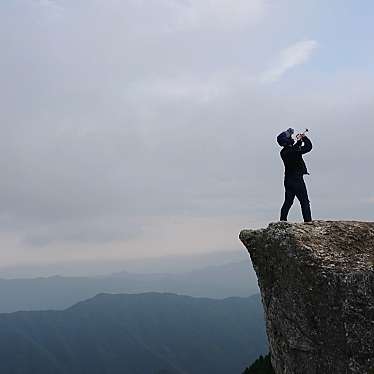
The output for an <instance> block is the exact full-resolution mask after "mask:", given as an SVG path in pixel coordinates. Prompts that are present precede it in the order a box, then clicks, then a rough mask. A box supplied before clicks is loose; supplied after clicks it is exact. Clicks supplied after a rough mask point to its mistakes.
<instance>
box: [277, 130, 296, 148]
mask: <svg viewBox="0 0 374 374" xmlns="http://www.w3.org/2000/svg"><path fill="white" fill-rule="evenodd" d="M293 133H294V129H292V128H291V127H290V128H289V129H287V130H286V131H283V132H282V133H280V134H279V135H278V136H277V142H278V144H279V145H280V146H281V147H290V146H292V145H294V143H295V140H294V139H293V138H292V134H293Z"/></svg>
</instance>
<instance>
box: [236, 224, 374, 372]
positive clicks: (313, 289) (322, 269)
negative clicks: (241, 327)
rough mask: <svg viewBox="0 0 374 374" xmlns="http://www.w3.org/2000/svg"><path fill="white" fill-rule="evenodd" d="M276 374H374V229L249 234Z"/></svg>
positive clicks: (297, 227) (283, 227)
mask: <svg viewBox="0 0 374 374" xmlns="http://www.w3.org/2000/svg"><path fill="white" fill-rule="evenodd" d="M240 239H241V241H242V242H243V243H244V245H245V246H246V248H247V249H248V251H249V253H250V256H251V259H252V262H253V265H254V268H255V270H256V273H257V277H258V283H259V286H260V289H261V296H262V302H263V306H264V310H265V317H266V327H267V334H268V339H269V346H270V351H271V354H272V363H273V366H274V370H275V372H276V373H277V374H284V373H287V374H296V373H297V374H299V373H300V374H312V373H313V374H317V373H318V374H344V373H357V374H364V373H365V374H366V373H374V371H372V370H373V369H374V222H372V223H369V222H341V221H315V222H313V223H307V224H290V223H287V222H278V223H273V224H270V225H269V227H268V228H266V229H262V230H243V231H242V232H241V233H240Z"/></svg>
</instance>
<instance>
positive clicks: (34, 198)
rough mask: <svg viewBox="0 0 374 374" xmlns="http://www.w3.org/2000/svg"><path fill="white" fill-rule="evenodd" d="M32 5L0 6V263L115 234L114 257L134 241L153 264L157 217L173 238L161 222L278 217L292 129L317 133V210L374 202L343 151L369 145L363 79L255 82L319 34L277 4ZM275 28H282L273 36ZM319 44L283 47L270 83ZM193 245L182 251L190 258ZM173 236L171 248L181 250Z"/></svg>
mask: <svg viewBox="0 0 374 374" xmlns="http://www.w3.org/2000/svg"><path fill="white" fill-rule="evenodd" d="M26 3H27V2H26V1H24V0H18V1H15V2H5V1H4V2H0V10H1V11H0V21H1V22H0V34H1V35H5V37H4V38H3V39H1V40H0V48H1V51H2V64H1V67H0V81H1V82H2V85H1V87H0V101H1V102H2V104H3V105H2V110H1V112H0V131H1V137H0V149H1V157H0V177H1V183H0V247H1V248H4V250H3V251H2V252H0V261H1V259H2V258H5V257H6V256H8V255H9V256H10V253H11V254H12V256H14V258H15V262H17V261H18V260H19V259H20V258H24V257H23V256H24V255H25V252H27V250H28V248H29V247H31V246H32V247H33V250H32V251H30V253H33V254H34V255H35V259H33V260H35V261H36V258H37V256H38V253H44V254H45V255H46V258H45V260H47V258H52V259H53V258H54V256H57V254H58V253H57V252H59V251H60V256H61V257H63V256H64V253H65V252H64V251H65V250H66V247H69V248H73V252H74V253H76V255H77V256H79V254H80V253H81V251H83V249H82V248H88V247H89V248H90V251H91V250H93V251H97V252H100V251H101V250H102V248H104V244H105V243H107V244H108V245H111V244H110V243H111V242H112V241H113V240H114V241H116V243H118V242H121V243H122V244H121V245H118V244H116V248H115V246H114V244H113V253H117V254H119V253H121V255H122V254H123V256H126V255H127V254H130V255H131V254H132V255H134V253H135V252H134V249H133V248H132V241H133V240H134V237H136V238H137V240H138V247H137V250H141V248H142V247H144V248H145V247H149V248H150V250H152V251H154V253H155V254H156V253H157V252H158V251H162V250H163V243H162V241H161V239H157V240H155V241H154V242H152V241H151V240H150V237H149V230H148V229H147V228H146V227H145V226H144V223H145V222H151V226H152V227H153V226H154V227H159V224H160V222H165V230H164V233H163V234H162V236H165V237H168V236H169V235H171V234H170V231H173V230H175V228H173V227H172V226H171V225H169V222H170V219H169V217H182V218H183V219H184V220H185V221H184V222H187V221H189V220H190V219H191V220H194V219H196V217H207V219H209V220H212V222H214V217H221V218H222V220H223V221H224V220H225V217H226V216H231V217H246V216H248V217H256V220H257V221H258V222H260V221H261V222H265V221H269V220H275V219H277V218H278V210H279V205H280V203H281V200H282V195H283V190H282V173H283V170H282V164H281V161H280V159H279V154H278V147H277V144H276V143H275V141H274V135H275V134H277V133H279V132H280V131H281V130H282V129H283V128H287V127H289V126H290V125H289V123H291V124H295V127H297V124H300V125H299V126H300V127H301V128H299V129H300V130H301V129H303V128H305V127H308V128H310V129H311V136H312V139H313V141H315V150H314V151H313V153H312V154H311V155H308V159H307V162H308V166H309V169H310V170H311V173H312V176H311V178H310V179H309V180H310V181H311V182H313V185H312V187H311V188H312V189H311V193H310V195H311V199H312V204H313V209H314V208H315V211H316V216H318V217H323V216H324V214H325V216H326V214H327V213H328V214H331V215H332V216H337V215H338V213H339V212H337V209H338V208H336V207H337V205H338V204H337V203H336V202H337V201H338V202H339V204H340V201H344V202H349V201H351V202H353V201H356V199H357V196H372V192H371V189H370V188H371V186H372V185H373V181H372V175H371V174H370V173H367V172H363V171H365V170H371V169H370V167H371V165H370V160H372V159H373V157H374V156H373V148H372V147H368V146H367V147H362V149H360V152H353V153H352V152H347V144H351V143H352V142H357V144H361V143H362V139H361V138H360V136H361V137H362V134H363V133H365V135H366V137H367V138H368V139H369V138H370V137H373V136H374V133H373V131H374V129H373V126H371V124H372V123H373V119H374V111H373V106H372V98H373V94H374V93H373V87H374V84H373V79H372V78H371V77H370V74H368V73H367V72H366V71H360V74H357V73H356V72H355V71H351V72H350V75H349V78H347V73H346V72H344V71H340V73H339V74H338V72H337V73H336V74H328V75H327V76H326V75H324V74H322V73H321V72H314V74H315V76H313V77H312V76H311V75H310V74H305V73H304V72H303V71H301V74H300V79H298V81H297V82H296V84H297V87H295V82H294V83H293V84H292V85H288V84H287V81H285V82H284V84H282V85H279V86H277V89H279V91H277V90H274V91H272V92H271V93H270V92H269V91H270V90H268V89H264V88H267V87H264V86H262V85H261V84H259V81H258V72H259V71H262V70H263V66H264V63H266V61H268V59H269V57H268V56H271V55H272V53H273V50H274V45H288V44H287V43H288V42H287V41H288V40H290V37H291V36H290V35H300V34H305V32H308V34H309V35H313V34H317V31H316V30H314V29H310V30H307V31H306V30H305V27H306V26H305V23H304V22H303V25H302V27H301V26H297V25H296V24H295V22H292V20H295V19H304V18H305V17H300V14H297V15H295V14H294V15H292V11H294V8H293V7H288V6H284V2H283V1H280V2H279V3H278V2H277V4H279V5H277V9H280V8H282V9H283V13H279V12H275V9H274V8H273V10H274V14H270V13H271V9H269V8H266V7H265V8H264V5H263V4H269V3H272V1H266V2H265V1H258V2H257V1H249V0H245V1H244V0H243V1H241V0H238V1H229V0H221V1H218V2H217V3H216V4H217V6H216V7H215V6H214V5H213V0H212V1H201V2H200V1H198V0H191V1H188V0H143V1H141V0H126V1H121V0H106V1H102V0H92V1H89V2H87V1H85V0H74V1H72V0H59V1H55V2H51V1H46V0H43V2H42V3H44V5H43V6H42V5H40V3H39V2H34V1H33V2H32V4H33V5H32V6H26V5H25V4H26ZM54 3H55V4H56V5H57V6H58V7H61V8H62V9H63V10H62V11H61V17H60V18H59V19H58V20H59V21H58V22H55V21H53V22H50V20H51V16H50V15H52V17H53V15H54V14H55V10H54ZM36 4H37V5H36ZM256 4H257V5H256ZM303 6H304V5H303ZM252 7H253V8H252ZM264 9H265V14H263V13H262V12H263V11H264ZM290 12H291V13H290ZM264 15H265V16H264ZM282 17H283V18H282ZM285 17H286V18H285ZM293 17H294V18H293ZM308 20H310V19H308ZM277 22H279V23H280V24H281V25H287V27H286V28H282V30H283V31H282V32H281V33H275V32H274V28H278V27H279V24H278V25H274V24H276V23H277ZM15 24H17V25H18V27H17V28H15V27H14V25H15ZM311 24H313V27H315V25H316V22H311ZM272 27H273V29H272ZM298 27H299V28H298ZM300 27H301V29H300ZM171 30H174V32H168V31H171ZM318 35H321V33H319V34H318ZM321 38H322V35H321ZM322 42H323V41H322V39H321V43H322ZM316 47H317V43H316V42H315V41H312V40H311V41H303V42H300V43H297V44H296V45H294V46H291V47H289V48H287V49H286V50H285V51H283V52H282V53H281V55H280V56H279V59H278V61H275V63H274V66H272V69H269V71H267V72H266V73H267V76H268V77H269V76H270V81H274V80H275V79H279V78H280V77H281V76H282V74H284V72H285V71H287V69H290V68H291V67H293V66H296V65H297V64H300V63H302V62H305V61H306V60H307V59H308V58H309V57H310V56H311V54H312V52H313V51H314V50H315V48H316ZM351 49H352V51H355V45H351ZM368 50H369V49H368ZM352 53H353V52H352ZM340 61H343V60H340ZM343 62H344V61H343ZM264 75H265V73H264ZM347 87H349V90H347V89H346V88H347ZM352 93H353V94H352ZM358 119H359V120H358ZM352 124H354V125H352ZM337 136H339V139H338V140H337ZM355 136H357V138H354V137H355ZM357 165H359V166H357ZM309 180H308V182H309ZM347 180H349V181H358V182H357V183H356V184H353V183H347V182H346V181H347ZM308 186H309V185H308ZM323 199H324V200H323ZM334 201H335V205H334ZM318 202H320V205H319V206H318ZM321 202H323V204H322V203H321ZM360 204H361V202H360V203H359V204H353V203H352V206H353V205H354V206H353V207H352V208H351V207H349V208H346V207H345V206H343V205H342V204H340V205H339V206H342V207H341V209H342V210H343V209H346V211H347V212H349V214H350V215H351V216H352V217H353V216H355V217H364V218H365V217H370V216H372V212H369V211H367V210H368V207H369V208H372V205H369V204H368V203H367V202H366V201H365V206H364V207H363V206H362V205H360ZM349 209H350V210H349ZM354 209H355V210H354ZM365 209H366V210H365ZM294 211H295V217H296V218H298V217H299V216H298V214H299V210H298V209H297V208H295V209H294ZM326 212H327V213H326ZM355 212H356V213H357V214H356V215H355V214H354V213H355ZM347 214H348V213H347ZM239 220H241V218H240V219H239ZM243 221H245V219H243ZM235 222H238V221H235ZM246 224H251V225H252V223H251V222H247V223H246V222H243V226H245V225H246ZM214 225H215V223H214V224H212V227H213V226H214ZM235 225H236V226H241V225H240V224H239V222H238V223H237V224H236V223H235ZM6 235H12V237H13V235H14V237H16V238H17V239H18V241H19V243H20V246H22V250H21V251H20V252H16V251H15V252H12V250H11V249H10V248H11V246H10V245H8V244H7V243H6V242H4V240H5V239H4V238H5V237H6ZM194 235H195V234H194V232H193V231H192V230H191V235H190V236H191V237H192V236H194ZM230 235H231V233H230ZM204 236H205V234H204ZM191 237H188V238H185V240H184V243H183V245H184V248H187V247H188V246H189V245H191V249H193V248H192V247H194V248H195V249H196V246H197V245H198V243H197V241H194V242H193V241H192V239H191ZM173 238H174V239H173V241H172V242H170V243H169V244H168V245H169V248H172V250H173V251H174V250H175V251H179V250H182V249H181V241H180V239H179V240H178V239H177V238H176V235H173ZM200 238H201V236H199V240H201V239H200ZM232 238H233V241H235V240H236V235H232ZM12 240H13V239H12ZM208 240H212V239H211V238H210V239H209V238H208V239H207V241H208ZM225 245H226V244H225ZM65 246H66V247H65ZM202 246H205V247H207V246H208V244H207V243H205V242H204V243H203V244H202ZM120 247H121V249H119V248H120ZM202 249H203V248H202ZM23 250H24V251H23ZM49 250H50V251H49ZM183 250H184V249H183ZM38 251H44V252H38ZM116 251H117V252H116ZM70 255H71V254H69V256H70ZM17 256H18V257H17ZM40 256H41V257H40V258H42V259H44V258H43V256H42V255H40ZM48 256H49V257H48ZM31 257H32V256H31V255H30V258H31Z"/></svg>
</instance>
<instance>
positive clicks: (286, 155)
mask: <svg viewBox="0 0 374 374" xmlns="http://www.w3.org/2000/svg"><path fill="white" fill-rule="evenodd" d="M303 143H304V144H303ZM311 150H312V142H311V141H310V139H309V138H307V137H306V136H305V137H304V138H303V140H299V141H298V142H297V143H295V144H294V145H292V146H285V147H283V149H282V150H281V152H280V155H281V157H282V160H283V163H284V169H285V173H284V174H285V176H286V177H288V176H302V175H304V174H309V173H308V170H307V168H306V165H305V162H304V160H303V154H304V153H308V152H310V151H311Z"/></svg>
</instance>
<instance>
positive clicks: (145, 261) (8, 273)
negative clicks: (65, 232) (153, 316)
mask: <svg viewBox="0 0 374 374" xmlns="http://www.w3.org/2000/svg"><path fill="white" fill-rule="evenodd" d="M248 260H249V255H248V253H247V252H246V251H245V250H243V249H242V248H240V250H235V251H216V252H206V253H193V254H185V255H169V256H162V257H154V258H139V259H128V260H119V259H116V260H90V261H87V260H85V261H83V260H81V261H69V262H59V263H56V264H40V265H37V264H34V265H23V266H21V265H19V266H12V267H9V266H8V267H0V278H6V279H15V278H36V277H50V276H53V275H56V274H58V275H61V276H70V277H71V276H75V277H77V276H85V277H86V276H96V275H106V274H110V273H114V272H120V271H122V270H123V269H126V270H128V271H130V272H132V273H169V274H171V273H173V274H174V273H186V272H189V271H193V270H198V269H202V268H205V267H208V266H220V265H225V264H228V263H230V262H240V261H248Z"/></svg>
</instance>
